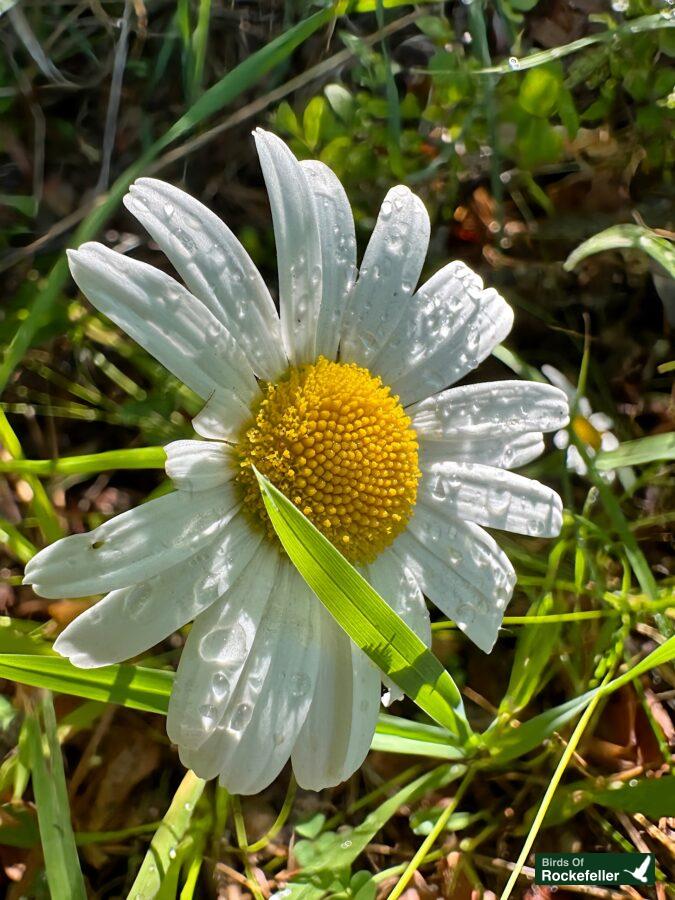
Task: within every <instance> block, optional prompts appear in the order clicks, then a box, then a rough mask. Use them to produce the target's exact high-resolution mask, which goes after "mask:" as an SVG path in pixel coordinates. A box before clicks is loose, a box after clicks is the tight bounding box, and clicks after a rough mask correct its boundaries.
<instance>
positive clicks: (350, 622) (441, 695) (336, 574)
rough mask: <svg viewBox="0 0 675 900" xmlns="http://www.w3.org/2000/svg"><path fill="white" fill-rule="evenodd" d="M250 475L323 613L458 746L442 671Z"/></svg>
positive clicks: (459, 709) (460, 711)
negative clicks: (445, 731) (449, 734)
mask: <svg viewBox="0 0 675 900" xmlns="http://www.w3.org/2000/svg"><path fill="white" fill-rule="evenodd" d="M256 475H257V477H258V482H259V484H260V490H261V493H262V497H263V501H264V503H265V508H266V509H267V513H268V515H269V517H270V521H271V522H272V525H273V526H274V530H275V531H276V533H277V535H278V536H279V540H280V541H281V543H282V544H283V547H284V549H285V550H286V552H287V553H288V555H289V557H290V558H291V561H292V562H293V564H294V565H295V566H296V568H297V569H298V571H299V572H300V574H301V575H302V577H303V578H304V579H305V581H306V582H307V584H308V585H309V586H310V587H311V589H312V590H313V591H314V593H315V594H316V595H317V597H318V598H319V599H320V600H321V602H322V603H323V604H324V606H325V607H326V609H327V610H328V611H329V612H330V613H331V615H332V616H333V617H334V618H335V620H336V621H337V622H338V624H339V625H340V626H341V627H342V628H343V629H344V630H345V631H346V632H347V634H348V635H349V637H350V638H351V639H352V640H353V641H354V643H355V644H356V645H357V646H358V647H360V648H361V649H362V650H363V651H364V653H366V654H367V655H368V656H369V657H370V659H372V661H373V662H374V663H375V665H376V666H377V667H378V668H379V669H381V670H382V671H383V672H384V673H385V674H386V675H388V676H389V677H390V678H391V679H392V681H394V683H395V684H397V685H398V686H399V687H400V688H401V689H402V690H403V691H405V693H406V694H407V695H408V696H409V697H411V698H412V699H413V700H414V701H415V703H417V705H418V706H419V707H420V709H423V710H424V712H426V713H427V714H428V715H429V716H431V718H432V719H433V720H434V721H435V722H438V723H439V725H443V726H444V727H445V728H447V729H448V731H450V733H451V734H453V735H454V736H455V737H456V738H458V739H459V740H460V741H461V742H462V743H464V742H465V741H466V740H467V739H468V737H469V735H470V734H471V729H470V727H469V724H468V722H467V720H466V716H465V715H464V705H463V703H462V698H461V695H460V693H459V690H458V688H457V685H456V684H455V682H454V681H453V680H452V678H451V677H450V675H449V674H448V672H446V671H445V669H444V668H443V667H442V666H441V664H440V663H439V661H438V660H437V659H436V657H435V656H434V655H433V653H431V651H430V650H428V649H427V648H426V647H425V646H424V644H423V643H422V641H421V640H420V639H419V638H418V637H417V635H416V634H415V633H414V632H413V631H412V630H411V629H410V628H409V627H408V626H407V625H406V623H405V622H404V621H403V620H402V619H401V618H400V617H399V616H397V615H396V613H395V612H394V611H393V609H392V608H391V607H390V606H389V605H388V604H387V603H386V602H385V601H384V600H383V599H382V597H380V595H379V594H378V593H377V592H376V591H374V590H373V588H372V587H371V586H370V585H369V584H368V582H367V581H366V580H365V578H363V577H362V576H361V575H360V574H359V573H358V572H357V571H356V569H355V568H354V567H353V566H351V565H350V564H349V563H348V562H347V560H346V559H345V558H344V556H343V555H342V554H341V553H340V552H339V551H338V550H337V549H336V548H335V547H334V546H333V545H332V544H331V543H330V541H328V540H327V539H326V538H325V537H324V536H323V535H322V534H321V532H320V531H318V529H316V528H315V527H314V525H312V523H311V522H310V521H309V519H307V518H306V516H304V515H303V514H302V513H301V512H300V510H298V509H296V507H295V506H294V505H293V504H292V503H291V502H290V500H288V499H287V498H286V497H284V495H283V494H282V493H281V491H279V490H278V489H277V488H276V487H274V485H273V484H272V483H271V482H270V481H268V480H267V479H266V478H265V477H264V475H261V474H260V472H257V471H256Z"/></svg>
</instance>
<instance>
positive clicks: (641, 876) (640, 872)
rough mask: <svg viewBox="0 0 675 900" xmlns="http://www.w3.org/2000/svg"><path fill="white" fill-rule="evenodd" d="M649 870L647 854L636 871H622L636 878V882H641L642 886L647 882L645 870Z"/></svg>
mask: <svg viewBox="0 0 675 900" xmlns="http://www.w3.org/2000/svg"><path fill="white" fill-rule="evenodd" d="M648 868H649V854H647V856H645V858H644V859H643V860H642V862H641V863H640V865H639V866H638V867H637V869H624V872H628V874H629V875H632V876H633V878H636V879H637V880H638V881H641V882H642V883H643V884H645V883H646V882H647V869H648Z"/></svg>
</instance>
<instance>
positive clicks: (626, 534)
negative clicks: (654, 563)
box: [570, 431, 658, 600]
mask: <svg viewBox="0 0 675 900" xmlns="http://www.w3.org/2000/svg"><path fill="white" fill-rule="evenodd" d="M570 437H571V438H572V442H573V443H574V446H575V447H576V448H577V450H578V451H579V455H580V456H581V458H582V460H583V461H584V463H585V465H586V469H587V470H588V476H589V478H590V479H591V481H592V482H593V484H594V485H595V487H596V488H597V489H598V493H599V495H600V500H601V502H602V505H603V506H604V507H605V512H606V513H607V515H608V517H609V520H610V522H611V523H612V527H613V528H614V530H615V531H616V533H617V534H618V536H619V537H620V538H621V541H622V543H623V545H624V550H625V552H626V556H627V557H628V561H629V562H630V564H631V568H632V569H633V571H634V572H635V577H636V578H637V580H638V582H639V584H640V587H641V588H642V590H643V591H644V592H645V594H647V595H648V596H649V597H650V598H651V599H652V600H655V599H656V595H657V593H658V589H657V586H656V581H655V579H654V576H653V574H652V570H651V569H650V567H649V563H648V562H647V559H646V558H645V555H644V553H643V552H642V550H641V549H640V546H639V544H638V542H637V540H636V538H635V535H634V534H633V532H632V531H631V529H630V526H629V524H628V522H627V521H626V517H625V516H624V514H623V510H622V509H621V505H620V503H619V501H618V500H617V498H616V496H615V494H614V492H613V491H612V488H611V487H610V486H609V485H608V484H607V482H606V481H605V480H604V478H602V477H601V475H600V474H599V473H598V470H597V468H596V465H595V459H594V458H593V457H591V456H589V454H588V451H587V449H586V446H585V444H584V443H583V442H582V441H581V440H579V438H578V437H577V435H576V434H575V433H574V431H571V432H570Z"/></svg>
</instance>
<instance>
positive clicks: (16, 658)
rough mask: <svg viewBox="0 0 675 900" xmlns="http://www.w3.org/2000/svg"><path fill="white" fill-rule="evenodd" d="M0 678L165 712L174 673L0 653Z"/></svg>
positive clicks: (145, 709)
mask: <svg viewBox="0 0 675 900" xmlns="http://www.w3.org/2000/svg"><path fill="white" fill-rule="evenodd" d="M0 678H9V679H10V680H11V681H16V682H18V683H19V684H29V685H32V687H42V688H49V689H50V690H52V691H56V692H58V693H62V694H72V695H74V696H75V697H85V698H86V699H88V700H102V701H104V702H106V703H119V704H120V705H121V706H127V707H129V708H130V709H141V710H144V711H145V712H154V713H160V714H161V715H164V716H165V715H166V711H167V709H168V708H169V695H170V694H171V687H172V685H173V678H174V673H173V672H164V671H161V670H159V669H147V668H144V667H143V666H131V665H117V666H105V667H103V668H101V669H78V668H76V667H75V666H74V665H73V664H72V663H71V662H70V661H69V660H67V659H62V658H61V657H60V656H38V655H34V654H30V653H2V654H0Z"/></svg>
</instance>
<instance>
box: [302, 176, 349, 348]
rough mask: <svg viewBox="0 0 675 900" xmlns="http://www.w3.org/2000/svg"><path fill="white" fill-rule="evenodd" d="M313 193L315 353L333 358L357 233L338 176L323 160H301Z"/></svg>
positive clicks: (338, 339)
mask: <svg viewBox="0 0 675 900" xmlns="http://www.w3.org/2000/svg"><path fill="white" fill-rule="evenodd" d="M300 165H301V167H302V169H303V171H304V172H305V175H306V176H307V181H308V183H309V186H310V189H311V191H312V193H313V195H314V200H315V208H316V215H317V220H318V224H319V236H320V239H321V268H322V282H321V308H320V310H319V318H318V326H317V334H316V350H315V353H316V355H317V356H325V357H326V359H335V358H336V356H337V348H338V343H339V341H340V329H341V326H342V318H343V316H344V312H345V309H346V306H347V302H348V300H349V296H350V294H351V291H352V288H353V286H354V280H355V278H356V236H355V233H354V217H353V216H352V210H351V207H350V205H349V200H348V199H347V195H346V194H345V191H344V188H343V187H342V185H341V184H340V181H339V179H338V178H337V176H336V175H334V174H333V172H332V171H331V170H330V169H329V168H328V166H325V165H324V164H323V163H321V162H318V161H316V160H307V161H305V162H301V163H300Z"/></svg>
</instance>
